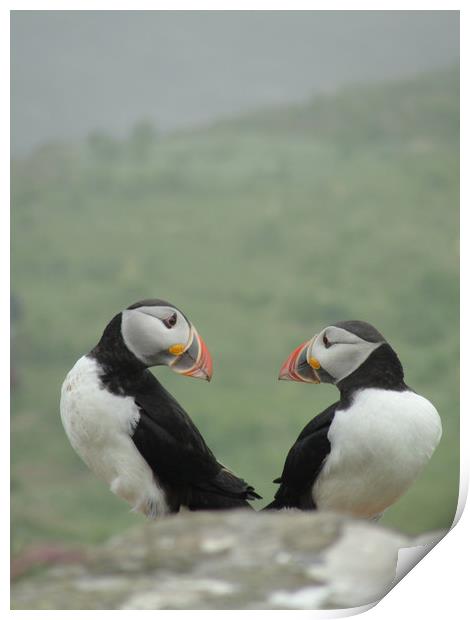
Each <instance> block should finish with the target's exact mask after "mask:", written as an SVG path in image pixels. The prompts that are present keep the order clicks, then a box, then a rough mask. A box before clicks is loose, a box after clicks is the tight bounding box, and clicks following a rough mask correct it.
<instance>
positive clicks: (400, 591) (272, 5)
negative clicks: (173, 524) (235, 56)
mask: <svg viewBox="0 0 470 620" xmlns="http://www.w3.org/2000/svg"><path fill="white" fill-rule="evenodd" d="M2 8H4V7H2ZM6 8H7V9H8V10H155V9H158V10H219V11H220V10H460V11H461V32H465V33H468V28H465V26H468V20H467V10H466V8H464V6H463V3H462V2H460V3H459V2H452V3H450V2H448V3H442V2H435V1H434V2H416V1H415V2H406V3H403V2H393V3H392V2H377V1H376V2H364V3H357V2H345V1H343V2H328V3H327V2H307V1H299V0H292V1H291V2H289V3H288V4H287V3H282V2H274V1H270V2H268V1H266V0H265V1H262V0H252V1H247V0H238V2H230V1H227V2H224V4H223V6H221V3H220V2H214V1H213V2H207V1H206V2H188V1H186V2H183V1H181V0H174V1H173V2H168V1H167V2H155V1H153V2H152V1H150V0H147V1H145V0H136V1H135V2H129V1H123V0H121V1H117V0H115V1H110V0H107V1H106V0H81V1H71V2H68V3H67V4H65V2H64V1H63V0H62V1H58V0H55V1H52V0H49V1H43V2H33V1H29V2H26V1H24V2H21V1H19V0H18V1H14V0H12V1H11V2H9V3H8V6H7V7H6ZM1 16H2V20H1V25H0V28H1V30H0V46H1V50H2V55H1V60H2V64H1V67H2V83H3V84H6V83H8V82H9V16H8V14H7V10H2V13H1ZM467 57H468V45H467V44H466V38H465V36H464V37H462V38H461V63H462V65H463V66H466V63H465V61H466V60H467ZM464 87H466V82H465V81H464V82H463V83H462V106H461V109H462V110H469V109H470V107H469V101H468V97H467V93H466V90H465V88H464ZM1 105H2V114H1V119H2V120H1V123H2V128H3V132H2V136H3V147H4V149H3V154H2V157H3V164H4V165H3V166H2V170H3V171H4V172H5V171H7V170H9V150H8V144H9V140H8V139H7V136H9V100H8V99H7V98H6V97H3V98H2V100H1ZM461 127H462V133H461V135H462V144H463V145H465V144H466V142H465V137H466V136H468V123H467V122H466V117H465V116H464V117H463V119H462V125H461ZM463 151H464V147H462V155H463V154H464V152H463ZM467 159H468V158H467ZM463 161H465V160H463ZM462 168H463V169H464V170H465V169H466V168H465V165H464V164H463V165H462ZM467 169H468V166H467ZM5 177H6V175H4V174H3V175H2V179H4V182H3V183H2V184H1V186H0V187H1V189H0V191H1V192H2V194H1V195H2V198H3V200H2V203H3V207H4V208H3V209H2V211H1V215H0V217H1V218H2V226H1V234H2V235H3V239H2V243H1V246H0V252H1V253H2V255H1V269H2V270H3V272H4V274H3V275H5V276H6V280H5V281H3V290H4V291H5V296H4V300H3V304H1V311H2V317H1V318H2V320H1V321H0V325H1V332H0V334H1V338H2V341H3V344H4V346H3V351H6V350H7V349H8V348H9V335H8V331H7V327H8V324H9V320H8V318H9V311H8V307H9V302H8V295H7V294H6V293H7V291H8V285H9V245H8V232H7V231H8V230H9V214H8V211H7V209H6V208H5V206H6V205H7V204H8V205H9V186H8V184H7V183H6V182H5ZM461 193H462V204H463V205H468V203H469V201H468V190H467V183H466V178H465V176H463V177H462V187H461ZM465 198H467V200H465ZM461 224H462V240H463V241H462V271H463V272H464V273H465V271H464V265H465V264H466V261H468V255H469V251H468V250H467V249H466V248H468V241H469V240H468V236H467V232H468V226H467V224H468V216H467V214H466V213H465V212H464V210H462V213H461ZM467 279H468V278H467ZM461 284H462V288H461V291H462V292H461V312H462V316H466V314H468V303H467V300H468V285H466V283H465V282H464V280H463V278H462V282H461ZM465 311H467V313H465ZM467 325H468V321H467ZM461 338H462V343H465V344H467V343H468V342H469V329H468V327H467V326H466V322H465V321H463V322H462V325H461ZM462 350H463V351H464V352H465V350H464V348H463V345H462ZM466 358H467V356H465V355H462V359H461V376H462V377H465V378H466V377H468V376H469V375H468V370H469V364H468V362H467V361H466ZM5 362H6V363H5ZM2 364H4V365H3V366H2V370H3V372H2V373H1V374H0V376H1V378H2V381H3V385H2V388H3V393H4V394H8V392H9V381H8V376H9V373H8V371H7V367H8V361H7V360H6V359H5V357H4V358H3V359H2ZM468 401H469V399H468V397H467V396H466V394H465V393H463V390H462V392H461V408H462V411H464V412H466V411H468V409H469V407H468ZM7 404H8V403H7ZM7 404H6V405H7ZM6 405H5V409H6ZM5 414H6V412H5V411H4V415H5ZM461 424H462V426H461V479H460V497H459V507H458V511H457V515H456V521H458V523H454V525H455V527H454V529H453V530H451V532H450V533H449V534H448V535H447V536H446V537H445V538H444V540H443V541H442V542H441V543H439V544H438V545H437V546H436V547H435V548H434V549H433V550H432V551H431V553H429V555H427V556H426V557H425V558H424V559H423V560H422V561H421V562H420V563H419V566H418V567H417V568H415V569H413V570H412V571H411V573H410V575H408V576H407V577H406V578H405V579H403V580H402V581H401V582H400V583H399V584H398V585H397V586H395V588H394V589H393V590H392V591H391V592H390V593H389V594H388V595H387V596H386V597H385V598H384V599H383V600H382V601H380V602H379V603H378V604H377V605H376V606H375V607H373V608H372V609H370V611H368V612H367V618H370V619H371V620H372V619H378V618H380V619H388V618H390V619H392V618H393V619H394V620H395V619H396V617H397V615H398V614H401V615H404V614H406V616H405V617H423V616H425V615H428V614H429V615H431V614H432V615H441V616H442V615H443V614H446V615H449V614H451V615H455V616H456V617H460V615H461V613H460V612H461V611H462V610H464V609H465V608H466V607H467V606H468V605H467V598H468V597H467V596H466V594H467V588H468V585H467V583H466V582H467V580H468V578H467V574H468V567H467V564H468V561H467V556H468V549H469V545H468V542H469V531H470V517H469V511H468V510H467V511H465V512H463V514H462V511H463V506H464V504H465V500H466V494H467V489H468V472H469V454H470V450H469V447H468V445H467V443H468V442H466V441H465V438H466V437H468V427H469V424H468V421H467V419H466V417H465V415H464V416H462V418H461ZM2 440H3V441H5V443H6V446H5V447H4V449H3V450H2V451H1V458H2V459H3V467H2V471H3V472H9V453H8V443H7V442H8V439H7V434H6V433H5V430H4V433H2ZM5 478H6V477H5V476H4V480H3V481H2V484H3V485H4V487H3V489H2V490H3V498H4V502H5V498H6V497H9V483H8V481H7V480H6V479H5ZM4 505H5V503H4ZM2 516H3V518H4V519H5V521H6V516H7V515H6V511H5V509H4V510H3V511H2ZM458 517H460V520H458ZM8 532H9V527H8V525H7V523H6V522H4V523H3V527H2V533H3V535H4V536H5V538H7V536H8ZM3 548H4V549H7V548H8V544H7V541H5V544H4V547H3ZM7 562H8V558H7V557H6V553H5V554H4V561H3V562H2V564H1V570H2V573H1V577H2V581H3V583H4V584H5V585H6V580H7V579H8V576H9V571H8V564H7ZM1 602H2V605H1V608H2V609H3V610H8V609H9V596H8V589H7V588H6V587H3V588H2V599H1ZM351 611H353V610H349V612H348V611H347V610H342V611H340V610H338V611H332V612H323V611H256V612H252V611H246V612H243V611H206V610H202V611H187V612H184V611H172V612H165V611H159V612H158V617H159V618H162V617H166V616H167V615H168V614H169V613H171V617H172V618H173V619H174V618H176V617H178V616H179V615H187V614H191V617H192V618H196V620H198V619H199V618H201V619H202V618H207V616H208V615H214V614H217V617H219V616H220V615H223V616H228V615H230V616H231V617H235V616H237V617H238V615H239V614H244V615H246V614H247V613H249V614H251V613H256V615H257V616H260V617H261V616H265V617H266V618H268V614H269V617H270V618H271V617H272V615H273V614H275V615H277V616H279V614H282V617H283V618H291V617H294V614H295V618H299V614H302V615H304V616H305V617H307V614H308V618H333V617H344V616H347V615H351V613H350V612H351ZM360 611H363V608H361V609H358V610H356V612H360ZM9 613H14V614H15V616H16V617H18V618H23V617H25V618H30V617H34V616H36V615H37V616H39V615H41V616H48V617H49V616H51V615H52V616H54V615H57V614H60V617H64V615H65V616H74V617H77V618H78V617H84V616H88V615H89V613H92V614H97V613H98V614H100V617H103V616H106V615H110V614H113V616H114V614H116V611H102V612H98V611H92V612H85V611H75V612H64V611H45V612H39V611H15V612H9ZM118 613H120V614H124V615H123V616H121V617H123V618H133V617H134V614H135V613H136V612H135V611H129V612H126V611H121V612H118ZM140 613H144V614H152V615H155V612H154V611H149V612H145V611H144V612H140ZM457 614H458V615H457Z"/></svg>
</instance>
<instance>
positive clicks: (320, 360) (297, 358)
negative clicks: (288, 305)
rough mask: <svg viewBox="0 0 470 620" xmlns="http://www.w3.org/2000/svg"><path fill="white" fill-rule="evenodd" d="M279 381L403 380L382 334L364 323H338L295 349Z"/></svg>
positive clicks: (400, 367)
mask: <svg viewBox="0 0 470 620" xmlns="http://www.w3.org/2000/svg"><path fill="white" fill-rule="evenodd" d="M279 379H281V380H284V381H301V382H305V383H333V384H335V385H338V384H339V387H341V385H342V384H343V383H344V382H345V380H346V379H348V380H350V381H349V382H351V380H353V379H354V380H355V382H356V384H357V385H360V384H361V382H362V383H363V384H367V383H373V382H374V381H375V382H377V381H382V382H386V381H389V382H390V384H395V383H396V382H400V381H403V368H402V366H401V363H400V361H399V359H398V357H397V355H396V353H395V352H394V351H393V349H392V348H391V347H390V345H389V344H388V343H387V341H386V340H385V338H384V337H383V336H382V334H381V333H380V332H379V331H378V330H377V329H375V327H373V326H372V325H370V323H366V322H365V321H340V322H338V323H334V324H333V325H329V326H328V327H325V328H324V329H322V330H321V331H320V332H319V333H318V334H316V335H315V336H313V338H311V339H310V340H307V342H304V343H303V344H301V345H300V346H298V347H297V348H296V349H295V350H294V351H293V352H292V353H291V354H290V355H289V357H288V358H287V359H286V361H285V362H284V364H283V365H282V367H281V370H280V373H279Z"/></svg>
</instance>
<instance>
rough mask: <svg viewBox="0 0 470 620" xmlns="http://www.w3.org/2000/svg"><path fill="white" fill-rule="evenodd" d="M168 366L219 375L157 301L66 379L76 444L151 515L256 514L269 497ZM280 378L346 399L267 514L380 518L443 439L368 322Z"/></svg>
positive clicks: (298, 457) (187, 325)
mask: <svg viewBox="0 0 470 620" xmlns="http://www.w3.org/2000/svg"><path fill="white" fill-rule="evenodd" d="M162 365H164V366H169V367H170V368H171V369H172V370H174V371H175V372H177V373H179V374H182V375H186V376H189V377H197V378H203V379H206V380H210V378H211V375H212V361H211V357H210V354H209V352H208V349H207V347H206V345H205V343H204V341H203V340H202V338H201V337H200V335H199V334H198V332H197V331H196V329H195V327H194V326H193V325H192V324H191V322H190V321H189V319H188V318H187V317H186V316H185V315H184V314H183V313H182V312H181V311H180V310H178V308H176V307H175V306H174V305H173V304H170V303H169V302H166V301H162V300H159V299H147V300H143V301H139V302H137V303H135V304H133V305H131V306H129V307H128V308H127V309H125V310H123V311H122V312H120V313H119V314H117V315H116V316H115V317H114V318H113V319H112V320H111V321H110V323H109V324H108V325H107V327H106V328H105V330H104V332H103V335H102V337H101V340H100V341H99V343H98V344H97V345H96V346H95V347H94V348H93V349H92V350H91V351H90V353H88V354H87V355H85V356H83V357H81V358H80V359H79V360H78V361H77V363H76V364H75V366H74V367H73V368H72V370H71V371H70V372H69V373H68V375H67V377H66V379H65V381H64V383H63V386H62V393H61V403H60V412H61V418H62V423H63V425H64V428H65V432H66V434H67V436H68V438H69V440H70V443H71V444H72V447H73V448H74V449H75V451H76V452H77V453H78V454H79V456H80V457H81V458H82V459H83V461H84V462H85V463H86V464H87V465H88V466H89V467H90V469H92V470H93V471H94V473H95V474H96V475H97V476H98V477H99V478H101V479H102V480H104V481H105V482H106V483H107V484H108V485H109V487H110V489H111V491H112V492H113V493H115V494H116V495H118V496H119V497H121V498H122V499H124V500H126V501H127V502H128V503H130V504H131V506H132V508H133V510H134V511H138V512H142V513H143V514H145V515H147V516H149V517H151V518H155V517H157V516H160V515H165V514H168V513H175V512H178V511H179V510H180V509H181V508H182V507H186V508H188V509H189V510H208V509H211V510H214V509H233V508H246V507H251V505H250V504H249V500H254V499H261V498H260V496H259V495H258V494H257V493H256V492H255V490H254V488H253V487H252V486H250V485H249V484H248V483H247V482H245V480H243V479H242V478H239V477H238V476H236V475H235V474H234V473H232V472H231V471H230V470H228V469H227V468H226V467H224V466H223V465H222V464H221V463H220V462H219V461H218V460H217V459H216V457H215V456H214V454H213V453H212V452H211V450H210V449H209V448H208V446H207V444H206V443H205V441H204V439H203V437H202V436H201V434H200V432H199V431H198V429H197V428H196V426H195V425H194V423H193V422H192V421H191V419H190V417H189V416H188V414H187V413H186V412H185V411H184V410H183V408H182V407H181V406H180V405H179V404H178V402H177V401H176V400H175V399H174V398H173V397H172V396H171V394H169V393H168V392H167V391H166V390H165V388H164V387H163V386H162V385H161V384H160V382H159V381H158V380H157V379H156V378H155V377H154V375H153V374H152V373H151V372H150V371H149V367H151V366H162ZM279 378H280V379H283V380H293V381H302V382H308V383H320V382H325V383H333V384H335V385H336V386H337V387H338V389H339V391H340V400H339V401H338V402H337V403H335V404H334V405H331V406H330V407H328V408H327V409H326V410H325V411H323V412H322V413H321V414H319V415H318V416H316V417H315V418H313V420H312V421H311V422H309V423H308V424H307V426H306V427H305V428H304V430H303V431H302V432H301V434H300V435H299V437H298V439H297V441H296V442H295V443H294V445H293V446H292V448H291V449H290V451H289V453H288V455H287V459H286V462H285V465H284V469H283V472H282V475H281V476H280V478H278V479H276V480H275V482H277V483H279V484H280V486H279V489H278V491H277V493H276V495H275V498H274V501H273V502H271V504H269V505H268V506H266V509H284V508H298V509H302V510H313V509H321V510H324V509H326V510H335V511H338V512H343V513H348V514H352V515H354V516H358V517H363V518H377V517H379V516H380V515H381V513H383V511H384V510H385V509H386V508H387V507H388V506H390V505H391V504H393V503H394V502H395V501H396V500H397V499H398V498H399V497H400V496H401V495H402V494H403V493H404V492H405V491H406V489H407V488H408V487H409V486H410V485H411V483H412V482H413V481H414V480H415V478H416V477H417V476H418V474H419V473H420V471H421V470H422V468H423V467H424V465H425V464H426V463H427V461H428V460H429V458H430V457H431V455H432V453H433V451H434V449H435V448H436V446H437V444H438V443H439V440H440V436H441V423H440V418H439V415H438V413H437V411H436V410H435V408H434V407H433V405H432V404H431V403H430V402H429V401H428V400H426V399H425V398H423V397H422V396H420V395H418V394H416V393H415V392H413V391H412V390H411V389H410V388H408V387H407V386H406V384H405V382H404V376H403V369H402V365H401V363H400V361H399V359H398V357H397V355H396V353H395V352H394V351H393V349H392V348H391V347H390V345H389V344H388V343H387V342H386V340H385V338H384V337H383V336H382V335H381V334H380V333H379V332H378V331H377V330H376V329H375V328H374V327H372V326H371V325H369V324H368V323H364V322H362V321H345V322H342V323H336V324H334V325H330V326H328V327H326V328H325V329H323V330H322V331H321V332H320V333H319V334H318V335H315V336H314V337H313V338H312V339H311V340H309V341H307V342H306V343H304V344H302V345H300V346H299V347H298V348H297V349H295V351H294V352H293V353H292V354H291V355H290V356H289V357H288V358H287V360H286V362H285V363H284V364H283V366H282V368H281V373H280V376H279Z"/></svg>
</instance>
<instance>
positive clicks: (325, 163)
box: [11, 69, 459, 553]
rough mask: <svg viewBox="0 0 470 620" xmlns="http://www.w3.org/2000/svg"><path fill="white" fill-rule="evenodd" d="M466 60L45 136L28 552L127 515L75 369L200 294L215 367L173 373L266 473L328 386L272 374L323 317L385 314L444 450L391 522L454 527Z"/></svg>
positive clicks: (16, 332)
mask: <svg viewBox="0 0 470 620" xmlns="http://www.w3.org/2000/svg"><path fill="white" fill-rule="evenodd" d="M458 114H459V100H458V70H457V69H455V70H453V71H448V72H443V73H439V74H433V75H425V76H418V77H416V78H413V79H408V80H405V81H400V82H393V83H382V84H375V85H374V86H367V85H363V86H358V87H354V88H352V87H351V88H347V89H345V90H343V91H341V92H339V93H337V94H334V95H329V96H323V97H320V98H316V99H315V101H312V102H311V103H308V104H305V105H298V106H291V107H287V108H282V109H273V110H261V111H260V112H258V113H255V114H250V115H246V116H244V117H241V118H238V119H234V120H232V121H225V122H223V123H219V124H216V125H214V126H211V127H208V128H205V129H201V130H198V131H192V132H181V133H179V134H174V135H172V136H170V137H164V138H163V137H160V136H159V135H158V132H156V131H155V129H154V128H153V127H152V126H151V125H149V124H148V123H145V122H143V123H140V124H138V125H137V126H136V127H135V128H134V130H133V131H132V132H131V134H130V135H129V136H128V137H127V138H126V139H125V140H119V141H117V140H114V139H113V138H112V137H110V136H109V135H106V134H105V133H100V132H95V133H94V134H92V135H90V136H89V138H88V140H87V141H86V142H85V143H83V144H63V145H59V144H55V145H52V144H51V145H49V146H44V147H43V148H41V149H38V150H37V151H36V152H35V153H34V154H33V155H31V156H30V157H28V158H27V159H24V160H22V161H16V162H14V163H13V167H12V288H13V295H14V301H15V306H14V313H13V319H14V323H13V364H14V372H15V384H14V390H13V397H12V410H13V411H12V427H11V428H12V531H13V552H14V553H16V552H19V551H20V550H21V549H23V548H24V547H25V546H27V545H29V544H32V543H37V542H38V541H46V540H47V541H51V540H62V541H68V542H79V541H81V542H88V543H93V542H95V541H99V540H102V539H104V538H106V537H108V536H109V535H111V534H113V533H116V532H118V531H121V530H122V529H123V528H125V527H128V526H130V525H132V524H134V523H136V522H139V520H140V519H141V518H142V517H140V516H137V515H133V514H130V513H129V508H128V506H127V505H126V504H125V503H124V502H122V501H121V500H119V499H117V498H115V497H114V496H113V495H112V494H111V493H110V492H109V491H108V490H107V489H106V487H105V486H103V484H102V483H101V482H99V481H98V480H97V479H95V477H94V475H93V474H92V473H91V472H90V471H89V470H88V469H87V468H86V467H85V465H84V464H82V462H81V461H80V460H79V458H78V457H77V456H76V455H75V453H74V452H73V450H72V448H71V446H70V445H69V443H68V441H67V439H66V437H65V434H64V432H63V429H62V426H61V422H60V417H59V393H60V386H61V383H62V381H63V378H64V376H65V374H66V373H67V371H68V370H69V369H70V367H71V366H72V365H73V363H74V362H75V360H76V359H77V358H78V357H79V356H81V355H82V354H84V353H86V352H87V351H89V350H90V348H91V347H92V346H93V345H94V344H95V343H96V342H97V340H98V339H99V337H100V334H101V332H102V330H103V328H104V326H105V325H106V323H107V322H108V320H109V319H110V318H111V317H112V316H113V315H114V314H116V313H117V312H118V311H119V310H121V309H122V308H123V307H125V306H127V305H129V304H130V303H131V302H134V301H136V300H138V299H141V298H145V297H153V296H154V297H163V298H166V299H169V300H170V301H172V302H173V303H175V304H176V305H178V306H179V307H181V309H182V310H183V311H184V312H186V313H187V314H188V316H189V318H190V319H191V320H192V321H193V323H194V324H195V325H196V327H197V329H198V330H199V332H200V333H201V335H202V336H203V338H204V339H205V341H206V343H207V344H208V347H209V349H210V351H211V353H212V357H213V360H214V369H215V371H214V377H213V380H212V382H211V383H210V384H207V383H205V382H202V381H195V380H189V379H187V378H183V377H180V376H176V375H174V374H172V373H171V372H170V371H169V370H168V369H157V370H156V373H157V374H158V376H159V378H160V379H161V380H162V382H163V383H164V385H165V386H166V387H167V388H168V389H169V390H170V391H171V392H172V393H173V394H174V395H175V397H176V398H177V399H178V400H179V401H180V402H181V403H182V404H183V406H184V407H185V408H186V409H187V411H188V412H189V413H190V415H191V416H192V418H193V420H194V421H195V422H196V424H197V425H198V427H199V428H200V430H201V431H202V433H203V435H204V437H205V438H206V440H207V442H208V444H209V445H210V446H211V448H212V449H213V451H214V452H215V453H216V455H217V456H218V458H219V459H220V460H221V461H222V462H224V463H225V464H226V465H227V466H229V467H231V468H233V469H234V470H235V471H236V472H237V473H239V475H242V476H243V477H245V478H246V479H247V480H249V481H250V482H251V483H252V484H253V485H254V486H255V487H256V488H257V490H258V491H259V492H260V493H261V494H262V495H263V496H264V500H263V501H262V502H257V503H256V504H255V505H256V506H257V507H261V506H263V505H264V504H265V503H267V502H268V501H270V500H271V499H272V496H273V492H274V491H275V486H274V485H273V484H272V483H271V480H272V479H273V478H274V477H276V476H278V475H279V474H280V471H281V468H282V464H283V461H284V458H285V456H286V453H287V450H288V448H289V447H290V445H291V444H292V442H293V441H294V440H295V438H296V436H297V434H298V433H299V432H300V430H301V428H302V427H303V426H304V425H305V424H306V422H308V421H309V420H310V419H311V418H312V417H313V415H315V414H317V413H319V412H320V411H322V409H323V408H325V407H326V406H327V405H329V404H330V403H332V402H334V400H335V399H336V390H335V388H334V387H332V386H326V385H322V386H312V385H306V384H305V385H303V384H294V383H285V382H278V381H277V374H278V371H279V367H280V365H281V363H282V361H283V360H284V359H285V357H286V356H287V354H288V353H290V352H291V350H292V349H293V348H294V347H295V346H296V345H298V344H299V343H300V342H301V341H304V340H306V339H307V338H309V337H311V336H312V335H313V334H314V333H315V332H316V331H317V330H318V329H319V328H321V327H323V326H325V325H327V324H328V323H331V322H334V321H337V320H341V319H353V318H355V319H363V320H366V321H369V322H371V323H373V324H374V325H375V326H376V327H377V328H378V329H379V330H380V331H381V332H383V333H384V335H385V336H386V337H387V338H388V340H389V341H390V343H391V344H392V346H394V348H395V349H396V350H397V351H398V353H399V356H400V358H401V360H402V362H403V364H404V366H405V372H406V380H407V382H408V384H409V385H410V386H412V387H413V388H414V389H415V390H417V391H418V392H419V393H421V394H423V395H424V396H426V397H428V398H429V399H430V400H431V401H432V402H433V403H434V404H435V406H436V408H437V409H438V411H439V412H440V414H441V416H442V421H443V428H444V432H443V438H442V441H441V444H440V446H439V448H438V450H437V451H436V453H435V455H434V457H433V459H432V460H431V463H430V465H429V466H428V467H427V469H426V470H425V472H424V473H423V474H422V476H421V477H420V478H419V480H418V482H417V483H416V484H415V485H414V486H413V488H412V489H411V490H410V491H409V492H408V493H407V494H406V495H405V496H404V497H403V498H402V499H401V500H400V501H399V502H398V503H397V504H396V505H395V506H393V507H392V508H391V509H390V510H388V511H387V513H386V515H385V517H384V519H383V522H384V523H386V524H388V525H391V526H392V527H395V528H398V529H400V530H403V531H405V532H410V533H417V532H422V531H425V530H430V529H434V528H440V527H447V526H449V525H450V523H451V522H452V519H453V516H454V513H455V508H456V501H457V494H458V474H459V469H458V463H459V448H458V440H459V431H458V200H459V194H458V191H459V190H458V181H459V179H458V166H459V159H458V156H459V151H458V148H459V146H458V145H459V143H458V139H459V121H458Z"/></svg>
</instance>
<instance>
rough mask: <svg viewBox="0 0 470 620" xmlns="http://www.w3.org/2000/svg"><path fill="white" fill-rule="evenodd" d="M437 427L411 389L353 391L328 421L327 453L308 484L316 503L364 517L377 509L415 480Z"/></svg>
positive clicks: (437, 435)
mask: <svg viewBox="0 0 470 620" xmlns="http://www.w3.org/2000/svg"><path fill="white" fill-rule="evenodd" d="M441 432H442V429H441V420H440V418H439V414H438V413H437V411H436V409H435V408H434V407H433V405H432V404H431V403H430V402H429V401H428V400H426V399H425V398H423V397H422V396H419V395H418V394H415V393H414V392H410V391H404V392H395V391H391V390H379V389H366V390H362V391H360V392H358V393H357V394H356V395H355V397H354V400H353V403H352V405H351V406H350V407H349V408H348V409H344V410H338V411H336V413H335V417H334V419H333V422H332V423H331V426H330V430H329V432H328V439H329V441H330V443H331V452H330V454H329V456H328V457H327V458H326V460H325V464H324V466H323V469H322V471H321V472H320V474H319V476H318V478H317V480H316V482H315V484H314V486H313V489H312V493H313V499H314V501H315V503H316V505H317V506H318V508H320V509H327V510H336V511H339V512H347V513H350V514H351V513H352V514H354V515H356V516H360V517H366V518H370V517H373V516H376V515H378V514H380V513H382V512H383V511H384V510H385V509H386V508H388V506H390V505H391V504H392V503H393V502H395V501H396V500H397V499H398V498H399V497H400V496H401V495H402V494H403V493H404V492H405V491H406V490H407V489H408V487H409V486H410V485H411V484H412V482H413V481H414V480H415V479H416V477H417V476H418V474H419V473H420V471H421V470H422V468H423V467H424V466H425V465H426V463H427V462H428V461H429V459H430V458H431V455H432V453H433V452H434V450H435V448H436V447H437V445H438V443H439V440H440V438H441Z"/></svg>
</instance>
